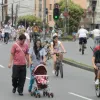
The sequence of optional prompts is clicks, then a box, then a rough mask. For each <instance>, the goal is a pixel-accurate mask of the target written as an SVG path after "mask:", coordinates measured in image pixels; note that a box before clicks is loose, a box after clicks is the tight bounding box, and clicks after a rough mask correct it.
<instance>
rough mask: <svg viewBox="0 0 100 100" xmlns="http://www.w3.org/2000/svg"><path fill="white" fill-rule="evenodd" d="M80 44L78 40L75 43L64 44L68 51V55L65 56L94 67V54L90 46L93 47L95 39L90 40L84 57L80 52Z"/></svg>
mask: <svg viewBox="0 0 100 100" xmlns="http://www.w3.org/2000/svg"><path fill="white" fill-rule="evenodd" d="M78 42H79V41H78V40H77V41H75V42H63V44H64V46H65V48H66V50H67V54H66V55H64V57H65V58H69V59H73V60H75V61H77V62H80V63H83V64H87V65H92V63H91V58H92V55H93V52H92V50H91V49H90V46H92V47H93V45H94V42H93V39H91V38H90V39H88V41H87V49H86V50H85V54H84V55H82V53H81V52H79V44H78Z"/></svg>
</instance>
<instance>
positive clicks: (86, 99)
mask: <svg viewBox="0 0 100 100" xmlns="http://www.w3.org/2000/svg"><path fill="white" fill-rule="evenodd" d="M68 93H69V94H71V95H74V96H77V97H80V98H83V99H85V100H93V99H90V98H87V97H84V96H81V95H78V94H75V93H72V92H68Z"/></svg>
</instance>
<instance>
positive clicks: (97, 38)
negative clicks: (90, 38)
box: [91, 25, 100, 47]
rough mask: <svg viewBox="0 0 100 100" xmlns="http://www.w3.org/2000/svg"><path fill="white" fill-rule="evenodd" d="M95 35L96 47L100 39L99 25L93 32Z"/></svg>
mask: <svg viewBox="0 0 100 100" xmlns="http://www.w3.org/2000/svg"><path fill="white" fill-rule="evenodd" d="M91 34H93V35H94V47H95V46H96V45H98V43H99V42H98V40H99V39H100V30H99V27H98V25H96V27H95V29H94V30H93V31H92V32H91Z"/></svg>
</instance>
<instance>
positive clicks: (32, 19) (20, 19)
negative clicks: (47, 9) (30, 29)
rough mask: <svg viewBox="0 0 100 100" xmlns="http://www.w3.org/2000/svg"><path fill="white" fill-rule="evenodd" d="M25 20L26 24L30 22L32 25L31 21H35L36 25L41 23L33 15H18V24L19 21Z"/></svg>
mask: <svg viewBox="0 0 100 100" xmlns="http://www.w3.org/2000/svg"><path fill="white" fill-rule="evenodd" d="M25 20H26V23H27V24H30V25H33V23H36V24H37V25H41V24H42V21H41V19H39V18H37V17H35V16H33V15H25V16H20V17H19V18H18V24H20V23H21V22H25Z"/></svg>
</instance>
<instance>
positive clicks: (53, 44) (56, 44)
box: [51, 33, 66, 74]
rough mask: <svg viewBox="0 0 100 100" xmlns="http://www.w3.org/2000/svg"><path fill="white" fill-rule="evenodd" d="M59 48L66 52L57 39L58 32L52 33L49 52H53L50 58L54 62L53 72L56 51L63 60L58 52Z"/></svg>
mask: <svg viewBox="0 0 100 100" xmlns="http://www.w3.org/2000/svg"><path fill="white" fill-rule="evenodd" d="M60 48H62V50H63V51H64V52H66V50H65V48H64V46H63V44H62V42H61V41H59V40H58V34H57V33H55V34H53V42H51V53H52V54H53V55H52V58H53V62H54V68H53V74H54V73H55V65H56V60H57V56H56V53H57V54H59V58H60V59H61V60H63V54H62V53H60ZM54 53H55V54H54Z"/></svg>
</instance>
